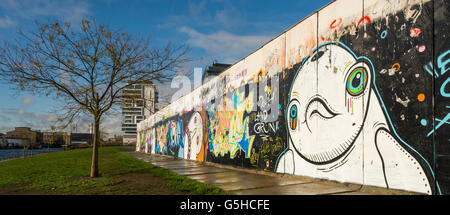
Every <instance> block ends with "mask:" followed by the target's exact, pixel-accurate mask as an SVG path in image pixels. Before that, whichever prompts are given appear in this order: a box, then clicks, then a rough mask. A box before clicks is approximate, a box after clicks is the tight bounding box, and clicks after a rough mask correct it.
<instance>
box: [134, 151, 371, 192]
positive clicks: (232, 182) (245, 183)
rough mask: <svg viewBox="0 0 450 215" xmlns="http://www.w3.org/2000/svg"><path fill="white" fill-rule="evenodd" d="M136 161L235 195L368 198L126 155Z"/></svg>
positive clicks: (284, 179) (310, 183) (330, 187)
mask: <svg viewBox="0 0 450 215" xmlns="http://www.w3.org/2000/svg"><path fill="white" fill-rule="evenodd" d="M126 153H127V154H129V155H132V156H134V157H136V158H138V159H140V160H143V161H146V162H149V163H152V164H153V165H156V166H159V167H162V168H165V169H168V170H171V171H173V172H175V173H177V174H179V175H183V176H186V177H189V178H192V179H195V180H197V181H200V182H202V183H206V184H210V185H213V186H216V187H220V188H222V189H223V190H225V191H227V192H230V193H232V194H235V195H370V194H374V193H373V192H371V193H369V192H361V191H358V190H359V188H360V187H357V186H353V187H352V186H347V185H344V184H339V183H330V182H323V181H318V180H314V179H305V178H300V177H295V176H283V175H281V174H280V175H277V174H263V173H257V172H256V171H254V172H251V171H249V170H243V169H237V168H231V167H226V166H217V165H213V164H209V163H201V162H196V161H187V160H180V159H174V158H172V157H168V156H161V155H148V154H143V153H138V152H126Z"/></svg>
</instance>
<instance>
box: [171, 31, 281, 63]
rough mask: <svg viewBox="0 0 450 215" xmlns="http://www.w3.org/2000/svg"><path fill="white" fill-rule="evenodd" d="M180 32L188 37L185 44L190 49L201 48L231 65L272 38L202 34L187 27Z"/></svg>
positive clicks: (223, 32)
mask: <svg viewBox="0 0 450 215" xmlns="http://www.w3.org/2000/svg"><path fill="white" fill-rule="evenodd" d="M180 31H181V32H183V33H186V34H188V35H189V39H188V41H187V43H188V44H189V45H191V46H192V47H197V48H202V49H204V50H205V51H206V52H208V53H209V54H212V55H214V56H217V58H218V59H219V60H222V61H227V62H230V61H231V63H234V62H235V61H237V60H239V59H241V58H242V57H245V56H246V55H247V54H248V53H251V52H252V51H255V50H256V49H258V48H259V47H261V46H262V45H263V44H264V43H266V42H267V41H269V40H270V39H271V38H272V35H236V34H232V33H230V32H227V31H223V30H221V31H218V32H215V33H211V34H204V33H200V32H198V31H196V30H194V29H192V28H189V27H181V28H180Z"/></svg>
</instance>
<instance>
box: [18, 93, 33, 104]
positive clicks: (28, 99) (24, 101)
mask: <svg viewBox="0 0 450 215" xmlns="http://www.w3.org/2000/svg"><path fill="white" fill-rule="evenodd" d="M21 102H22V105H23V106H29V105H31V104H33V103H34V98H33V96H32V95H30V94H26V95H25V96H24V97H23V98H22V101H21Z"/></svg>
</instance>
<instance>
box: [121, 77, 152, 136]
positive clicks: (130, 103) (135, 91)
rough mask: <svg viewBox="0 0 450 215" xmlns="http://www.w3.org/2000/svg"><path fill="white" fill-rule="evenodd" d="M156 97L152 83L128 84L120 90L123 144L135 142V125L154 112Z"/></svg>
mask: <svg viewBox="0 0 450 215" xmlns="http://www.w3.org/2000/svg"><path fill="white" fill-rule="evenodd" d="M157 99H158V98H157V93H156V87H155V85H154V84H153V83H141V84H133V85H129V86H127V87H126V88H125V89H124V90H123V91H122V116H123V120H122V132H123V133H124V134H123V143H124V144H134V143H136V134H137V127H136V125H137V123H139V122H141V121H142V120H144V119H146V118H147V117H149V116H150V115H152V114H153V113H155V104H156V103H157Z"/></svg>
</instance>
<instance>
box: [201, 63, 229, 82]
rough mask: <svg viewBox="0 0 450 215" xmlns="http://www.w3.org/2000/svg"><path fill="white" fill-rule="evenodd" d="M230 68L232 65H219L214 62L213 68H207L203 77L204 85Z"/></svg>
mask: <svg viewBox="0 0 450 215" xmlns="http://www.w3.org/2000/svg"><path fill="white" fill-rule="evenodd" d="M230 66H231V64H224V63H218V62H217V61H214V62H213V64H212V65H211V66H208V67H206V69H205V72H204V73H203V77H202V81H203V83H205V82H206V81H208V80H209V79H211V78H213V77H215V76H218V75H220V73H222V72H223V71H225V70H226V69H228V68H229V67H230Z"/></svg>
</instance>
